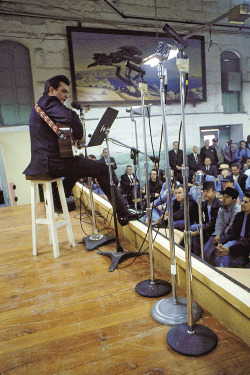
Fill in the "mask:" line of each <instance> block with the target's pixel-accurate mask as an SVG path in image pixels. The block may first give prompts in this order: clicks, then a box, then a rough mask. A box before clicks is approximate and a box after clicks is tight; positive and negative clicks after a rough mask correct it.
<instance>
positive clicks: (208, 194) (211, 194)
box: [190, 181, 222, 255]
mask: <svg viewBox="0 0 250 375" xmlns="http://www.w3.org/2000/svg"><path fill="white" fill-rule="evenodd" d="M203 198H204V202H202V218H203V220H202V222H203V224H202V230H203V242H204V244H205V243H206V242H207V241H208V240H209V238H210V236H211V235H212V233H213V232H214V230H215V222H216V218H217V215H218V211H219V208H220V207H221V205H222V203H221V201H220V200H219V199H218V198H217V197H216V190H215V185H214V182H213V181H205V182H204V183H203ZM199 227H200V225H199V224H193V225H191V226H190V230H191V231H192V233H191V235H192V246H191V249H192V252H193V253H194V254H195V255H200V253H201V247H200V231H199Z"/></svg>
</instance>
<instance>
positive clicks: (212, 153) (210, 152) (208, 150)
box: [200, 139, 218, 166]
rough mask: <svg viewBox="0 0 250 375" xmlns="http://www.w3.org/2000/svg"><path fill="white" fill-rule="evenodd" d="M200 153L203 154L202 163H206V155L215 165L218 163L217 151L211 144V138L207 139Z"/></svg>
mask: <svg viewBox="0 0 250 375" xmlns="http://www.w3.org/2000/svg"><path fill="white" fill-rule="evenodd" d="M200 155H201V164H202V165H204V161H205V158H206V157H208V158H210V160H211V164H213V165H215V166H216V165H217V164H218V156H217V152H216V150H215V149H214V147H213V146H209V139H206V140H205V142H204V146H203V147H202V148H201V151H200Z"/></svg>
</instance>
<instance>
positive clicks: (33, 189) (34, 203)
mask: <svg viewBox="0 0 250 375" xmlns="http://www.w3.org/2000/svg"><path fill="white" fill-rule="evenodd" d="M37 190H38V186H37V184H36V183H35V182H32V181H31V220H32V245H33V255H38V246H37V243H38V239H37V234H38V230H37V224H36V219H37Z"/></svg>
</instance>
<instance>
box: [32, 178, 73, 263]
mask: <svg viewBox="0 0 250 375" xmlns="http://www.w3.org/2000/svg"><path fill="white" fill-rule="evenodd" d="M26 180H29V181H30V182H31V216H32V242H33V255H38V246H37V244H38V225H42V224H46V225H48V231H49V239H50V244H51V245H53V253H54V257H55V258H58V257H59V256H60V253H59V246H58V236H57V228H61V227H63V226H66V228H67V233H68V238H69V244H70V245H71V246H72V247H75V246H76V244H75V240H74V235H73V231H72V227H71V222H70V217H69V211H68V206H67V202H66V198H65V193H64V188H63V183H62V178H53V177H51V176H48V175H36V176H27V175H26ZM52 182H56V183H57V187H58V192H59V196H60V200H61V205H62V211H63V213H62V215H60V218H61V220H60V221H58V222H56V217H55V212H54V202H53V196H52ZM38 184H41V185H42V187H43V192H44V201H45V208H46V219H43V218H38V217H37V196H38Z"/></svg>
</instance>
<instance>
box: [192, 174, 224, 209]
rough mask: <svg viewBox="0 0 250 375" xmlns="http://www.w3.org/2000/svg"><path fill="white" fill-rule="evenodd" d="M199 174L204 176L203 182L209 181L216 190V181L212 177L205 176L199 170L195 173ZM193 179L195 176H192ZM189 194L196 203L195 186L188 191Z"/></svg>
mask: <svg viewBox="0 0 250 375" xmlns="http://www.w3.org/2000/svg"><path fill="white" fill-rule="evenodd" d="M197 172H199V173H202V174H203V175H204V181H203V182H205V181H206V182H208V181H211V182H213V183H214V186H215V189H216V186H217V183H216V180H215V177H214V176H210V175H206V174H204V172H203V171H202V170H199V171H197ZM194 178H195V176H194ZM189 194H190V195H191V197H192V198H193V199H194V200H195V202H197V200H198V198H197V188H196V185H193V186H192V187H191V188H190V190H189Z"/></svg>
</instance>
